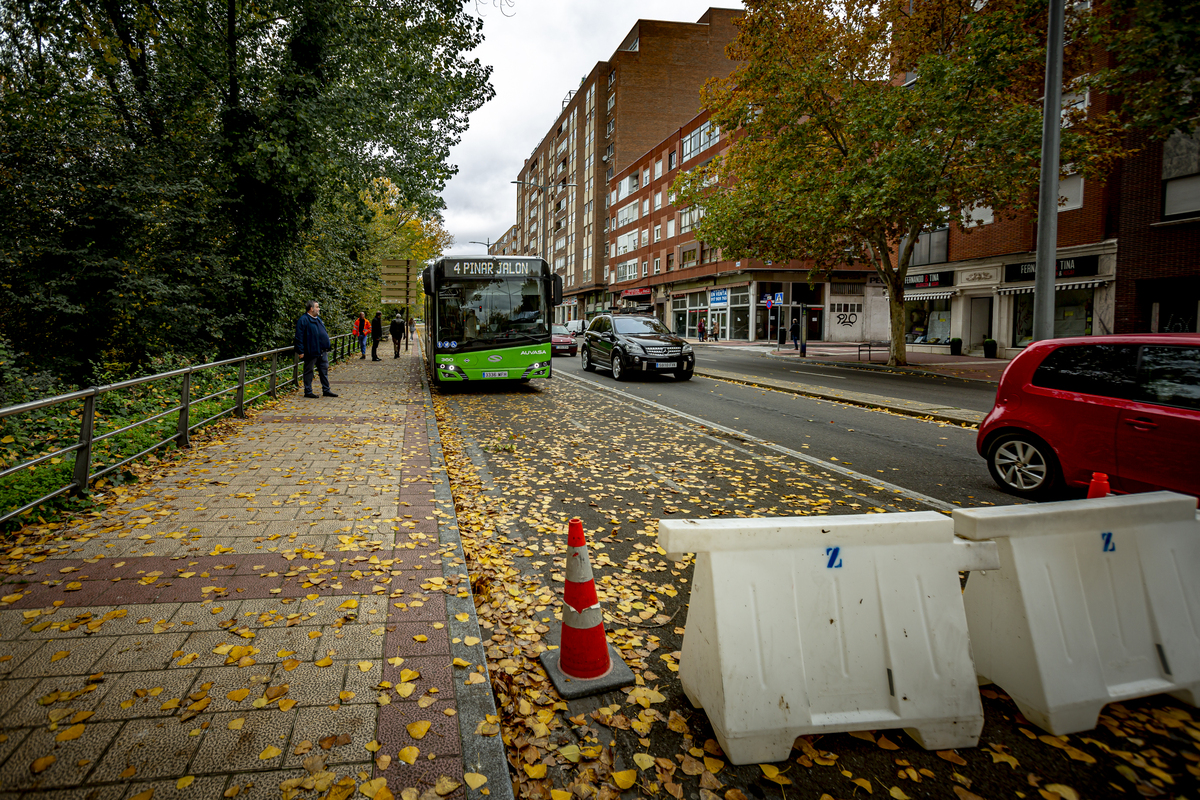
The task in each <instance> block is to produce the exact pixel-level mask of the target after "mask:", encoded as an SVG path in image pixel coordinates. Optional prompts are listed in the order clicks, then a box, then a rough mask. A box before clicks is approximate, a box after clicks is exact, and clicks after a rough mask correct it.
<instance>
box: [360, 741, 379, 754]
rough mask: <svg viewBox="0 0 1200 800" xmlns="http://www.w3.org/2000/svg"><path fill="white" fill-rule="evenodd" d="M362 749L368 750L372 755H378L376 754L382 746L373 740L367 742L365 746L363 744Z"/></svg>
mask: <svg viewBox="0 0 1200 800" xmlns="http://www.w3.org/2000/svg"><path fill="white" fill-rule="evenodd" d="M363 747H365V748H367V749H368V750H370V751H371V752H372V753H378V752H379V748H381V747H383V745H381V744H380V743H379V742H378V741H376V740H375V739H372V740H371V741H369V742H367V743H366V744H364V745H363Z"/></svg>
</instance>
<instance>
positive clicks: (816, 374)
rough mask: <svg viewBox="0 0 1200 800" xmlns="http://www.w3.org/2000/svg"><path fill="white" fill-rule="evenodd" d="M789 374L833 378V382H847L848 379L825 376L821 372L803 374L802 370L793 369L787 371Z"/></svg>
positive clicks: (839, 376) (838, 376)
mask: <svg viewBox="0 0 1200 800" xmlns="http://www.w3.org/2000/svg"><path fill="white" fill-rule="evenodd" d="M789 372H794V373H796V374H797V375H815V376H817V377H818V378H833V379H834V380H835V381H844V380H849V379H848V378H846V376H844V375H826V374H825V373H823V372H805V371H804V370H802V369H793V370H789Z"/></svg>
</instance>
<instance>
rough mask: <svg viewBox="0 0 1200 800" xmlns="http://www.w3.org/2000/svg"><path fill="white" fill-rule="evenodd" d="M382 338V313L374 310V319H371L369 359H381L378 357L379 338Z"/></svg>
mask: <svg viewBox="0 0 1200 800" xmlns="http://www.w3.org/2000/svg"><path fill="white" fill-rule="evenodd" d="M382 338H383V313H382V312H380V311H376V312H375V319H373V320H371V360H372V361H383V359H382V358H380V357H379V340H380V339H382Z"/></svg>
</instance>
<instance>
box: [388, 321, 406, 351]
mask: <svg viewBox="0 0 1200 800" xmlns="http://www.w3.org/2000/svg"><path fill="white" fill-rule="evenodd" d="M388 333H390V334H391V335H392V352H393V353H394V354H395V355H393V356H392V358H399V357H400V343H401V342H402V341H404V335H405V334H406V333H408V326H406V325H405V324H404V317H402V316H400V314H399V313H397V314H396V316H394V317H392V324H391V325H389V326H388Z"/></svg>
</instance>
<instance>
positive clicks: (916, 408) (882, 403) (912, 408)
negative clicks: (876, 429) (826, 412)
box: [696, 369, 987, 427]
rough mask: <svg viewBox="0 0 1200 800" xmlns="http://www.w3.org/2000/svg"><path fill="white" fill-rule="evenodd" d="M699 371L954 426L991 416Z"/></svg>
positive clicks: (707, 376) (749, 384)
mask: <svg viewBox="0 0 1200 800" xmlns="http://www.w3.org/2000/svg"><path fill="white" fill-rule="evenodd" d="M696 374H697V375H700V376H702V377H705V378H715V379H717V380H722V381H731V382H734V383H742V384H745V385H747V386H757V387H759V388H762V389H774V390H775V391H777V392H788V393H790V394H798V395H803V396H804V397H812V398H815V399H817V400H828V401H830V402H833V403H844V404H846V405H852V406H861V407H863V408H878V409H882V410H884V411H891V412H892V413H895V414H903V415H904V416H907V417H918V418H920V419H934V420H937V421H939V422H949V423H952V424H954V425H966V426H971V427H974V426H976V425H978V424H979V423H980V422H982V421H983V418H984V417H985V416H987V414H985V413H984V412H982V411H969V410H967V409H965V408H964V409H947V408H946V407H945V406H932V405H929V404H928V403H916V402H913V403H912V404H911V405H901V404H899V403H895V402H891V401H890V400H889V399H888V398H885V397H877V396H875V395H867V394H859V395H858V396H857V397H855V396H849V397H847V396H844V395H840V394H838V393H836V392H833V391H831V390H828V389H822V388H819V387H813V386H806V385H804V384H800V383H785V382H782V381H770V380H764V379H762V378H753V377H750V376H747V375H738V374H736V373H731V372H719V371H716V370H703V369H697V370H696Z"/></svg>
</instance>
